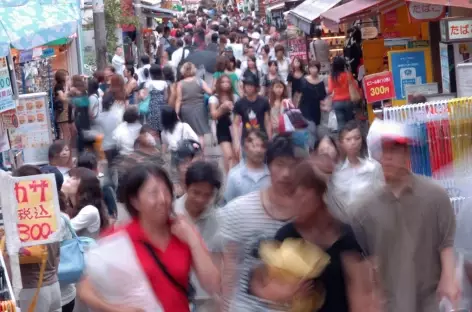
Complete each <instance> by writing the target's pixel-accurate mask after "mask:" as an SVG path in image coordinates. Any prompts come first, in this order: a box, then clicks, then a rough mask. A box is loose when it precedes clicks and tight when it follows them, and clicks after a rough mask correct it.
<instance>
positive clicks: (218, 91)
mask: <svg viewBox="0 0 472 312" xmlns="http://www.w3.org/2000/svg"><path fill="white" fill-rule="evenodd" d="M224 79H228V80H229V83H230V86H231V87H230V89H229V90H228V91H223V90H222V89H221V83H222V82H223V80H224ZM215 94H216V95H217V96H218V97H221V96H222V95H226V96H227V97H229V98H232V97H233V94H234V90H233V84H232V83H231V78H230V77H229V76H228V75H225V74H223V75H221V76H220V77H219V78H218V79H217V80H216V83H215Z"/></svg>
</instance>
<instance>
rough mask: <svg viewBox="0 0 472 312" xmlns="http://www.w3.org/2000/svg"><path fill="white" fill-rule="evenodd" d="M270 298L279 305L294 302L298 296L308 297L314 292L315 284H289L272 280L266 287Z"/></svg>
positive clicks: (309, 282)
mask: <svg viewBox="0 0 472 312" xmlns="http://www.w3.org/2000/svg"><path fill="white" fill-rule="evenodd" d="M265 288H266V291H267V293H268V294H269V296H270V298H271V299H272V300H273V301H275V302H279V303H289V302H292V300H293V298H294V297H295V296H296V295H302V296H304V297H305V296H307V295H308V294H311V293H312V292H313V282H312V281H308V282H300V283H299V282H293V283H290V282H287V281H283V280H279V279H275V278H272V279H270V280H268V283H267V284H266V286H265Z"/></svg>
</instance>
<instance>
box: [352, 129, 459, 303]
mask: <svg viewBox="0 0 472 312" xmlns="http://www.w3.org/2000/svg"><path fill="white" fill-rule="evenodd" d="M379 122H380V121H379ZM381 129H382V132H381V133H380V135H379V136H378V140H379V142H378V146H379V148H380V149H381V150H380V152H379V153H378V156H379V162H380V164H381V165H382V169H383V175H384V178H385V183H386V185H385V187H383V188H381V190H379V191H377V192H373V193H371V194H366V193H364V194H363V196H364V197H365V198H364V200H362V202H361V203H360V204H359V208H358V209H359V210H357V211H358V212H357V215H356V216H355V218H353V221H352V224H353V228H354V229H355V231H356V232H357V236H358V239H359V242H360V243H361V247H363V249H364V251H365V252H366V253H367V254H368V255H369V256H370V257H372V258H373V259H374V260H375V265H376V267H377V268H378V270H377V273H378V274H379V278H378V280H379V281H380V285H379V288H381V289H382V292H383V296H384V302H385V309H384V311H387V312H397V311H402V312H430V311H439V304H438V298H439V299H441V298H447V299H448V300H449V301H450V302H451V303H452V305H453V307H454V306H455V303H458V299H459V296H460V288H459V284H458V282H457V280H456V269H455V263H456V262H455V259H454V250H453V243H454V234H455V226H456V219H455V215H454V211H453V208H452V206H451V202H450V199H449V196H448V194H447V192H446V190H445V189H444V188H443V187H442V186H440V185H439V184H438V183H435V182H433V181H432V180H431V179H429V178H427V177H424V176H420V175H416V174H414V173H413V172H411V171H410V165H409V164H410V148H411V147H412V145H413V144H419V143H420V142H418V139H417V138H416V137H415V136H414V135H412V134H411V131H410V129H409V128H408V127H407V126H406V125H404V124H397V123H394V122H388V123H385V124H384V125H383V126H382V127H381Z"/></svg>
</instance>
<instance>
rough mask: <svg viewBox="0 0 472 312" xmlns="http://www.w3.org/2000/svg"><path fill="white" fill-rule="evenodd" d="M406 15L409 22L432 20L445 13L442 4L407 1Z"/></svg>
mask: <svg viewBox="0 0 472 312" xmlns="http://www.w3.org/2000/svg"><path fill="white" fill-rule="evenodd" d="M408 15H409V18H410V22H412V23H413V22H426V21H429V22H433V21H438V20H440V19H441V18H443V17H444V16H445V15H446V7H445V6H443V5H436V4H426V3H417V2H408Z"/></svg>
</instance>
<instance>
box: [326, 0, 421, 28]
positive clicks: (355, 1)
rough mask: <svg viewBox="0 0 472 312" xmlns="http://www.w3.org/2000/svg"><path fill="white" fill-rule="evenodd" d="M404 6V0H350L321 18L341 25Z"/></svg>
mask: <svg viewBox="0 0 472 312" xmlns="http://www.w3.org/2000/svg"><path fill="white" fill-rule="evenodd" d="M425 1H428V0H425ZM404 4H405V1H404V0H352V1H350V2H348V3H345V4H342V5H340V6H338V7H335V8H332V9H331V10H328V11H326V12H324V13H323V14H321V17H322V19H328V20H330V21H332V22H335V23H341V22H346V21H350V20H353V19H360V18H363V17H369V16H372V15H376V14H379V13H385V12H389V11H391V10H393V9H396V8H398V7H400V6H402V5H404Z"/></svg>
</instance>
